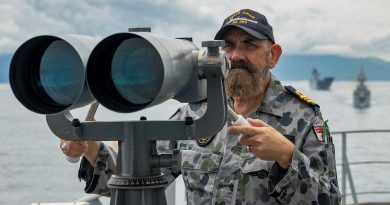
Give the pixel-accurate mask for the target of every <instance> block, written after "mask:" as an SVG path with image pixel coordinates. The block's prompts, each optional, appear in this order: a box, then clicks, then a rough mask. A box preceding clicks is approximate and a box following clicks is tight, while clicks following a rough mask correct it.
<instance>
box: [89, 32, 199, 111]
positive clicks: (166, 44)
mask: <svg viewBox="0 0 390 205" xmlns="http://www.w3.org/2000/svg"><path fill="white" fill-rule="evenodd" d="M197 50H198V49H197V48H196V47H195V46H194V45H193V44H192V43H191V42H189V41H184V40H179V39H168V38H165V37H161V36H157V35H152V34H150V33H143V32H134V33H118V34H114V35H112V36H109V37H107V38H105V39H103V40H102V41H101V42H100V43H99V44H98V45H97V46H96V47H95V49H94V50H93V52H92V53H91V56H90V58H89V60H88V66H87V81H88V85H89V87H90V89H91V92H92V94H93V95H94V97H95V98H96V100H97V101H99V102H100V103H101V104H102V105H103V106H105V107H107V108H109V109H111V110H113V111H116V112H135V111H138V110H141V109H144V108H147V107H150V106H153V105H157V104H159V103H162V102H164V101H166V100H168V99H171V98H174V97H175V96H176V95H177V94H178V93H179V92H180V91H182V90H183V88H185V87H186V86H187V87H188V84H189V82H190V81H191V79H192V78H193V77H195V78H196V79H198V78H197V77H198V74H197V72H196V71H195V69H196V66H197V65H196V63H197V61H196V59H195V58H194V54H193V51H197ZM196 57H197V56H196ZM195 83H196V82H195ZM194 93H196V94H197V93H198V92H194ZM202 96H203V95H202Z"/></svg>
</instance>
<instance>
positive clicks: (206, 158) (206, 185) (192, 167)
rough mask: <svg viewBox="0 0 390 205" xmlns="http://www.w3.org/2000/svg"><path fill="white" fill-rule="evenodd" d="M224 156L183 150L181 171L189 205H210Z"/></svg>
mask: <svg viewBox="0 0 390 205" xmlns="http://www.w3.org/2000/svg"><path fill="white" fill-rule="evenodd" d="M221 160H222V156H221V155H218V154H215V153H204V152H203V153H202V152H200V151H194V150H181V169H182V176H183V180H184V184H185V186H186V188H187V193H186V195H187V203H188V204H204V203H205V204H209V203H211V200H212V198H213V190H214V185H215V180H216V177H217V172H218V169H219V166H220V164H221Z"/></svg>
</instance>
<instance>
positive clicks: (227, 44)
mask: <svg viewBox="0 0 390 205" xmlns="http://www.w3.org/2000/svg"><path fill="white" fill-rule="evenodd" d="M232 47H233V45H232V44H230V43H226V44H225V45H224V46H223V47H222V48H223V49H224V50H227V49H232Z"/></svg>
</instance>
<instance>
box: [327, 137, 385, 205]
mask: <svg viewBox="0 0 390 205" xmlns="http://www.w3.org/2000/svg"><path fill="white" fill-rule="evenodd" d="M386 132H389V133H390V130H351V131H337V132H332V133H331V134H332V135H337V134H341V137H342V138H341V180H342V181H341V194H342V200H341V204H342V205H345V204H346V196H347V195H351V196H352V200H353V204H354V205H358V204H359V202H358V198H357V196H358V195H363V194H390V191H380V192H378V191H368V192H358V193H357V192H356V189H355V185H354V182H353V177H352V173H351V169H350V165H362V164H390V161H373V160H372V161H359V162H348V157H347V134H356V133H386ZM347 177H348V182H349V186H350V189H351V193H350V194H347V190H346V189H347V186H346V185H347Z"/></svg>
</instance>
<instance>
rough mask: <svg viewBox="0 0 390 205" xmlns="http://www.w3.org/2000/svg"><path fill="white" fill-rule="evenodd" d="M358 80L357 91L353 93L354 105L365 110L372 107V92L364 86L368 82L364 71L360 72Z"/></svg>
mask: <svg viewBox="0 0 390 205" xmlns="http://www.w3.org/2000/svg"><path fill="white" fill-rule="evenodd" d="M357 80H358V82H359V84H358V86H357V87H356V90H354V91H353V105H354V107H356V108H359V109H363V108H368V107H370V99H371V92H370V90H369V89H368V88H367V86H366V85H365V84H364V82H365V81H366V80H367V77H366V74H365V73H364V72H363V69H361V70H360V72H359V74H358V77H357Z"/></svg>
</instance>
